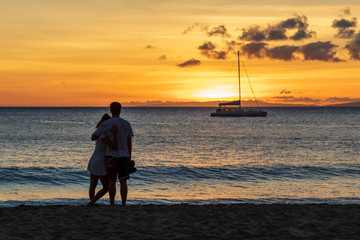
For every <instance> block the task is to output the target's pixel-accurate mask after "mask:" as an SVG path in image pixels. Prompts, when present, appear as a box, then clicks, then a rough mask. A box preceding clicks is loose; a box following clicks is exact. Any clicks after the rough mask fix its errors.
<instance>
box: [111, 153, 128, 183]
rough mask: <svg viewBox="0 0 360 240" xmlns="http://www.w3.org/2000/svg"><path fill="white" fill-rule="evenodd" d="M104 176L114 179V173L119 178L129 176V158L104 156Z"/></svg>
mask: <svg viewBox="0 0 360 240" xmlns="http://www.w3.org/2000/svg"><path fill="white" fill-rule="evenodd" d="M105 162H106V173H107V174H106V176H107V177H108V179H109V180H114V181H116V175H117V177H118V178H119V180H123V179H129V178H130V160H129V158H128V157H121V158H116V157H110V156H107V157H106V160H105Z"/></svg>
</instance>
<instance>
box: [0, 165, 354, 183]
mask: <svg viewBox="0 0 360 240" xmlns="http://www.w3.org/2000/svg"><path fill="white" fill-rule="evenodd" d="M340 176H341V177H347V178H359V177H360V165H345V166H335V167H334V166H331V167H316V166H287V165H285V166H284V165H280V166H271V167H269V166H268V167H261V166H253V167H249V166H245V167H241V166H222V167H183V166H180V167H168V166H143V167H141V166H140V167H138V172H137V173H135V175H134V177H135V178H136V179H137V180H138V181H139V182H141V181H145V182H147V181H153V182H162V181H164V180H166V181H169V182H172V181H176V182H181V181H183V180H186V181H188V180H193V181H201V180H208V179H213V180H229V181H244V182H247V181H257V180H268V181H271V180H276V181H282V180H284V181H285V180H289V179H290V180H291V179H293V180H303V179H311V180H314V179H315V180H327V179H330V178H333V177H340ZM88 181H89V173H88V172H87V171H86V170H81V169H75V168H53V167H51V168H40V167H29V168H19V167H7V168H0V182H1V183H0V185H1V184H9V183H16V184H39V185H52V186H65V185H71V184H78V183H81V182H86V183H87V182H88Z"/></svg>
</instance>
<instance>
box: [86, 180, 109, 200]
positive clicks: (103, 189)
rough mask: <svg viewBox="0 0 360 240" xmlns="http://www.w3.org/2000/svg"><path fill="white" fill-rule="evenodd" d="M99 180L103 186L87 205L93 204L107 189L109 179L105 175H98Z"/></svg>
mask: <svg viewBox="0 0 360 240" xmlns="http://www.w3.org/2000/svg"><path fill="white" fill-rule="evenodd" d="M100 181H101V183H102V186H103V188H102V189H100V190H99V191H98V192H97V193H96V195H95V196H94V197H93V198H92V199H91V200H90V202H89V203H88V205H94V204H95V202H96V201H97V200H99V199H100V198H101V197H102V196H104V195H105V194H106V193H107V192H108V191H109V180H108V178H107V177H106V176H100Z"/></svg>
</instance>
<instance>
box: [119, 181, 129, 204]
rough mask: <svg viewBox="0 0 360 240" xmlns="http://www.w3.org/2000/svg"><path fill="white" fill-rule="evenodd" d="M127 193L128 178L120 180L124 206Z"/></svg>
mask: <svg viewBox="0 0 360 240" xmlns="http://www.w3.org/2000/svg"><path fill="white" fill-rule="evenodd" d="M127 194H128V186H127V179H122V180H120V195H121V202H122V205H123V206H124V205H126V199H127Z"/></svg>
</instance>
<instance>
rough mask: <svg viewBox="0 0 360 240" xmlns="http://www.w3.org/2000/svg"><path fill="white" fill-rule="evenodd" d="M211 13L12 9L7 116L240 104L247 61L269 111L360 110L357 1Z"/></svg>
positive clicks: (47, 6)
mask: <svg viewBox="0 0 360 240" xmlns="http://www.w3.org/2000/svg"><path fill="white" fill-rule="evenodd" d="M260 2H263V4H259V3H260ZM204 3H205V2H203V1H177V0H176V1H171V2H168V1H143V0H141V1H136V2H129V1H107V0H106V1H84V0H80V1H59V0H55V1H45V0H35V1H3V0H2V1H1V5H2V7H1V9H0V14H1V21H0V25H1V28H2V31H1V33H0V34H1V37H0V43H1V49H0V63H1V64H0V106H107V105H108V103H109V102H110V101H113V100H117V101H120V102H122V103H124V104H125V105H126V104H127V105H128V106H132V105H134V103H137V104H140V105H141V104H142V103H145V102H151V101H162V102H169V101H170V102H194V101H199V102H204V101H221V100H234V99H237V98H238V89H237V69H236V67H237V66H236V60H235V59H236V57H235V56H236V52H237V51H240V52H241V57H242V59H243V61H244V63H245V65H246V70H247V73H248V75H249V78H250V80H251V83H252V86H253V89H254V91H255V93H256V97H257V98H258V100H259V101H260V102H261V103H263V104H265V103H266V104H295V105H296V104H300V105H320V106H321V105H327V104H338V103H346V102H356V101H360V95H359V90H360V81H359V80H360V71H359V66H360V44H359V42H360V28H359V22H358V21H359V17H360V3H359V2H358V1H339V0H330V1H327V2H324V1H319V3H314V2H313V1H308V0H305V1H302V2H301V3H300V2H299V3H293V2H292V3H288V4H286V3H284V2H283V1H277V0H270V1H257V2H256V3H249V2H248V1H234V0H227V1H218V0H214V1H206V4H204ZM344 23H346V24H344ZM241 74H242V83H241V86H242V96H243V97H244V98H248V99H251V98H252V92H251V89H250V88H249V86H248V82H247V78H246V75H245V72H244V71H242V73H241ZM131 103H132V104H131Z"/></svg>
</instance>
